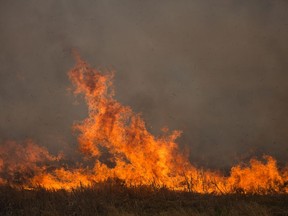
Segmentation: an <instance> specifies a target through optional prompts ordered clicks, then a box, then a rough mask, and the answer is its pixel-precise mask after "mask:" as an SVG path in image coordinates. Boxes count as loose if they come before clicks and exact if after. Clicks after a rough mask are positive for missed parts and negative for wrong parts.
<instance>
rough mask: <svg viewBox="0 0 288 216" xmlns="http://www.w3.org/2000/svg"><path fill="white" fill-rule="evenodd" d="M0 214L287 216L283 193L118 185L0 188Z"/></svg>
mask: <svg viewBox="0 0 288 216" xmlns="http://www.w3.org/2000/svg"><path fill="white" fill-rule="evenodd" d="M0 215H1V216H4V215H27V216H28V215H29V216H30V215H69V216H72V215H131V216H132V215H184V216H185V215H233V216H234V215H235V216H236V215H255V216H260V215H288V195H285V194H282V195H281V194H274V195H273V194H271V195H252V194H250V195H244V194H230V195H221V196H216V195H211V194H210V195H201V194H195V193H189V192H177V191H171V190H168V189H166V188H155V187H153V186H149V187H147V186H141V187H132V188H127V187H125V186H124V185H123V184H122V183H121V182H109V183H107V182H106V183H101V184H96V185H95V186H93V187H91V188H78V189H75V190H73V191H70V192H68V191H65V190H58V191H48V190H45V189H43V188H38V189H35V190H24V189H19V188H18V189H15V188H11V187H8V186H5V187H4V186H2V187H0Z"/></svg>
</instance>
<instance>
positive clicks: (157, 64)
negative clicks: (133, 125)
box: [0, 0, 288, 168]
mask: <svg viewBox="0 0 288 216" xmlns="http://www.w3.org/2000/svg"><path fill="white" fill-rule="evenodd" d="M287 11H288V2H287V1H285V0H282V1H281V0H275V1H265V0H251V1H242V0H231V1H226V0H218V1H215V0H206V1H203V0H193V1H191V0H189V1H188V0H187V1H185V0H183V1H174V0H170V1H168V0H165V1H149V0H148V1H140V0H136V1H134V0H122V1H119V0H113V1H112V0H101V1H100V0H81V1H76V0H48V1H47V0H45V1H44V0H42V1H39V0H26V1H16V0H1V1H0V48H1V49H0V141H1V142H3V141H4V140H6V139H16V140H17V139H18V140H22V139H25V138H32V139H33V140H35V142H37V143H39V144H40V145H44V146H46V147H47V148H48V149H49V150H50V151H52V152H58V151H59V150H64V152H70V151H71V149H74V148H75V147H76V145H77V144H76V137H75V135H72V130H71V126H72V124H73V122H74V121H80V120H81V119H83V118H85V116H86V107H85V105H84V104H83V101H82V100H81V99H80V98H78V99H77V100H75V98H74V96H73V95H72V94H71V93H69V91H67V88H68V87H69V86H70V83H69V80H68V78H67V71H68V70H69V69H70V68H71V67H72V66H73V64H74V62H73V58H72V56H71V54H70V50H71V49H72V48H76V49H78V51H79V52H80V54H81V55H82V57H83V58H84V59H86V60H87V61H88V62H90V63H91V64H92V65H93V66H95V67H108V68H110V69H115V70H116V71H117V73H116V77H115V85H116V97H117V99H118V100H119V101H120V102H121V103H123V104H125V105H130V106H131V107H132V108H133V109H134V110H135V111H136V112H141V113H142V114H143V117H144V118H145V119H146V121H147V125H148V127H149V129H150V130H151V131H152V132H154V133H155V134H158V133H159V131H160V129H161V128H162V127H164V126H168V127H169V128H171V129H180V130H182V131H183V136H182V138H180V139H179V143H180V145H181V146H182V147H183V148H187V147H188V148H189V149H190V155H191V160H192V161H194V162H196V163H197V164H198V165H204V166H208V167H218V168H222V167H226V166H230V165H231V164H234V163H236V162H238V161H239V160H245V159H248V158H250V157H251V156H253V155H256V156H259V155H262V154H264V153H266V154H270V155H272V156H274V157H276V158H277V159H279V160H280V161H282V162H286V160H287V156H288V133H287V130H288V85H287V82H288V40H287V38H288V13H287ZM152 126H153V127H152Z"/></svg>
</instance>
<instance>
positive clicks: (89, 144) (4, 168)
mask: <svg viewBox="0 0 288 216" xmlns="http://www.w3.org/2000/svg"><path fill="white" fill-rule="evenodd" d="M76 60H77V63H76V65H75V67H74V68H73V69H72V70H70V71H69V73H68V76H69V78H70V80H71V82H72V84H73V86H74V93H75V94H76V95H78V94H80V95H83V96H84V99H85V101H86V103H87V106H88V117H87V118H86V119H84V120H83V121H82V122H81V123H78V124H75V125H74V126H73V128H74V130H75V131H77V132H78V143H79V150H80V151H81V152H82V153H83V155H84V157H85V158H86V159H87V160H91V161H95V162H94V165H93V167H92V168H91V167H90V168H89V167H83V166H78V167H64V166H61V163H60V162H61V157H60V156H56V157H55V156H52V155H50V154H49V152H48V151H47V150H46V149H45V148H42V147H39V146H37V145H35V144H33V143H32V141H26V142H24V143H22V144H17V143H16V142H14V141H9V142H6V143H4V144H3V145H1V146H0V184H9V185H12V186H15V187H16V186H21V187H24V188H30V189H33V188H35V187H38V186H41V187H44V188H47V189H66V190H71V189H73V188H76V187H79V186H85V187H89V186H92V185H93V184H95V183H98V182H102V181H107V180H109V179H120V180H121V181H123V182H124V183H125V185H126V186H127V187H129V186H139V185H153V186H156V187H162V186H165V187H167V188H169V189H173V190H186V191H192V192H197V193H215V194H226V193H235V192H241V193H258V194H267V193H288V171H287V170H288V169H287V168H285V169H283V170H280V169H279V168H278V167H277V163H276V160H275V159H273V158H272V157H270V156H265V157H264V162H261V161H259V160H256V159H252V160H251V161H250V164H248V165H244V166H243V165H242V166H240V165H237V166H235V167H232V168H231V171H230V175H229V176H224V175H222V174H221V173H219V172H212V171H209V170H203V169H197V168H196V167H194V166H193V165H192V164H191V163H190V162H189V160H188V158H187V156H185V155H184V154H182V153H181V152H180V151H179V149H178V145H177V143H176V139H177V138H178V137H179V136H180V135H181V132H180V131H171V132H169V130H168V129H167V128H165V130H163V132H164V134H163V135H162V136H159V137H156V136H153V135H152V134H151V133H150V132H149V131H148V130H147V128H146V126H145V122H144V120H143V119H142V117H141V115H139V114H135V113H133V111H132V109H131V108H130V107H128V106H123V105H122V104H120V103H119V102H118V101H117V100H115V99H114V89H113V82H112V80H113V77H114V73H113V72H109V71H105V72H104V73H101V72H100V71H98V70H96V69H93V68H91V67H90V66H89V65H88V64H87V63H86V62H85V61H83V60H82V59H81V58H80V57H79V56H78V55H77V54H76Z"/></svg>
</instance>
